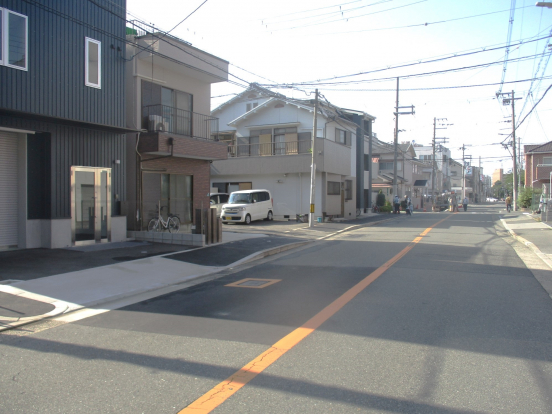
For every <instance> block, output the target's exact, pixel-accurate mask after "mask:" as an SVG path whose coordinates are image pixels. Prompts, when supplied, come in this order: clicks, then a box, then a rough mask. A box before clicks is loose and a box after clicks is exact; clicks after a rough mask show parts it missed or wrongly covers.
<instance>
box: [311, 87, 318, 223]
mask: <svg viewBox="0 0 552 414" xmlns="http://www.w3.org/2000/svg"><path fill="white" fill-rule="evenodd" d="M317 115H318V89H316V90H315V91H314V116H313V121H312V145H311V146H312V157H311V191H310V214H309V227H314V196H315V191H314V190H315V182H316V164H315V163H314V159H315V158H314V157H315V154H316V132H317V130H318V127H317V125H316V116H317Z"/></svg>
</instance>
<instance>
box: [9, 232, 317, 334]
mask: <svg viewBox="0 0 552 414" xmlns="http://www.w3.org/2000/svg"><path fill="white" fill-rule="evenodd" d="M311 242H312V240H308V241H304V242H296V243H290V244H285V245H283V246H278V247H273V248H270V249H266V250H263V251H260V252H256V253H253V254H251V255H249V256H246V257H244V258H243V259H241V260H238V261H237V262H234V263H231V264H229V265H228V266H221V267H213V270H212V271H210V272H207V273H203V274H200V275H191V276H187V277H186V278H185V279H183V280H180V281H178V282H171V283H159V284H155V285H150V286H148V287H147V288H144V289H135V290H131V291H128V292H124V293H119V294H117V295H112V296H108V297H104V298H102V299H98V300H94V301H91V302H87V303H83V304H79V305H77V304H74V303H68V302H63V301H60V300H57V299H53V298H50V297H47V296H42V295H38V294H36V293H31V292H27V291H24V290H21V289H18V288H15V287H13V286H7V285H0V291H2V292H5V293H10V294H12V295H17V296H21V297H24V298H27V299H33V300H37V301H39V302H44V303H48V304H51V305H54V306H55V309H54V310H52V311H50V312H48V313H45V314H43V315H36V316H32V317H28V318H12V317H9V316H0V332H2V331H5V330H8V329H13V328H17V327H20V326H23V325H28V324H30V323H34V322H38V321H41V320H44V319H49V318H54V317H56V316H60V315H61V314H63V313H72V312H76V311H79V310H82V309H85V308H90V307H94V306H99V305H102V304H105V303H109V302H114V301H117V300H119V299H124V298H126V297H131V296H135V295H138V294H143V293H148V292H153V291H156V290H160V289H163V288H167V287H170V286H178V285H181V284H182V285H183V284H187V283H189V282H190V280H193V279H196V278H200V277H203V276H208V275H211V274H214V273H217V272H220V271H221V270H223V269H226V268H229V267H234V266H238V265H240V264H243V263H247V262H251V261H254V260H258V259H262V258H264V257H268V256H272V255H275V254H278V253H281V252H284V251H286V250H291V249H294V248H297V247H301V246H303V245H305V244H308V243H311Z"/></svg>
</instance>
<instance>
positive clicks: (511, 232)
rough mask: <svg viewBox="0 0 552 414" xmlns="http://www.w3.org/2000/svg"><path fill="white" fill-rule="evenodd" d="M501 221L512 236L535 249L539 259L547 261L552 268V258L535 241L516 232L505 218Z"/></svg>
mask: <svg viewBox="0 0 552 414" xmlns="http://www.w3.org/2000/svg"><path fill="white" fill-rule="evenodd" d="M500 221H501V222H502V225H503V226H504V228H505V229H506V230H507V231H508V233H509V234H510V236H512V237H513V238H514V239H516V240H517V241H519V242H520V243H523V244H524V245H525V246H527V247H529V248H530V249H531V250H533V252H534V253H535V254H536V255H537V256H538V257H539V259H541V260H542V261H543V262H544V263H546V264H547V265H548V266H549V267H550V268H551V269H552V260H550V259H549V258H548V256H546V255H545V254H544V253H543V252H541V251H540V249H539V248H538V247H537V246H536V245H535V244H534V243H532V242H530V241H529V240H527V239H524V238H523V237H521V236H520V235H518V234H516V232H515V231H513V230H512V229H510V228H509V227H508V224H507V223H506V221H505V220H504V219H500Z"/></svg>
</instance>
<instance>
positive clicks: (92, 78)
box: [84, 37, 102, 89]
mask: <svg viewBox="0 0 552 414" xmlns="http://www.w3.org/2000/svg"><path fill="white" fill-rule="evenodd" d="M84 53H85V57H84V59H85V61H84V62H85V65H84V66H85V68H84V71H85V81H84V83H85V84H86V86H90V87H92V88H98V89H101V87H102V65H101V57H102V43H101V42H99V41H98V40H94V39H90V38H88V37H86V38H85V45H84Z"/></svg>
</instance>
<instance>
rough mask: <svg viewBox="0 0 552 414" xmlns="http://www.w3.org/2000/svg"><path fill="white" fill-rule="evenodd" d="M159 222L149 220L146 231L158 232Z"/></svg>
mask: <svg viewBox="0 0 552 414" xmlns="http://www.w3.org/2000/svg"><path fill="white" fill-rule="evenodd" d="M159 227H160V226H159V220H158V219H151V220H150V221H149V223H148V231H159Z"/></svg>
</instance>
